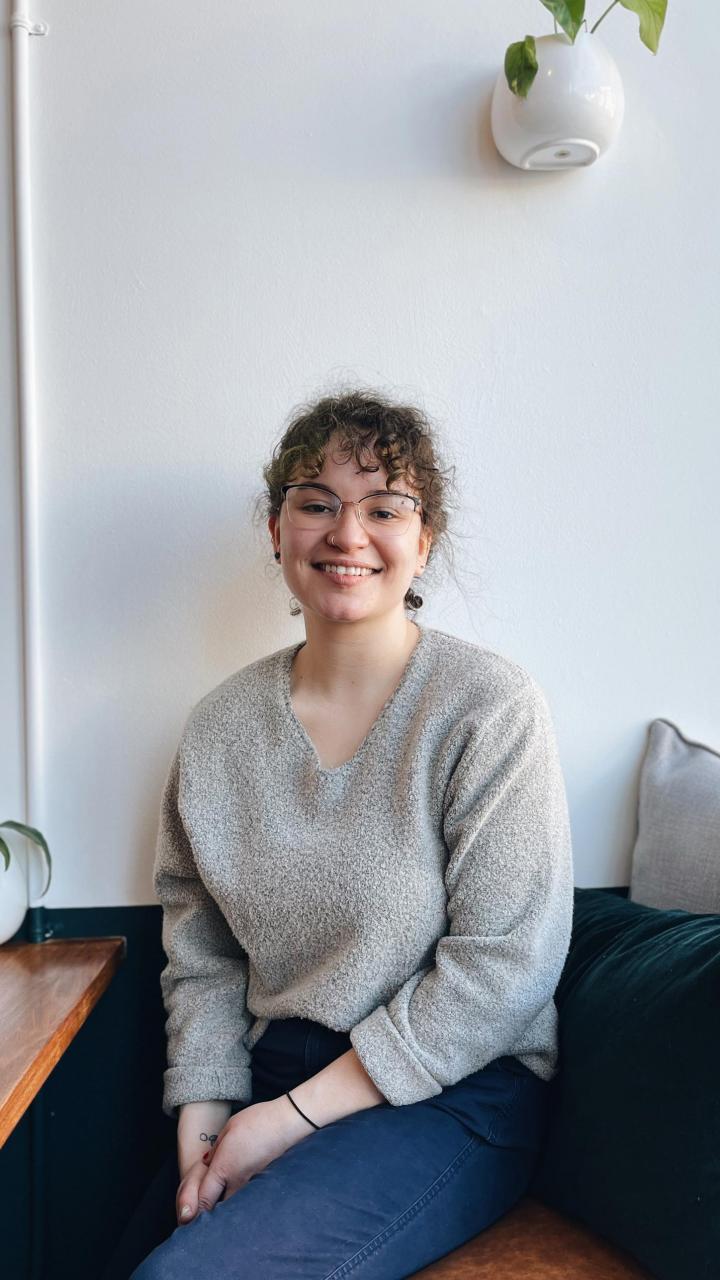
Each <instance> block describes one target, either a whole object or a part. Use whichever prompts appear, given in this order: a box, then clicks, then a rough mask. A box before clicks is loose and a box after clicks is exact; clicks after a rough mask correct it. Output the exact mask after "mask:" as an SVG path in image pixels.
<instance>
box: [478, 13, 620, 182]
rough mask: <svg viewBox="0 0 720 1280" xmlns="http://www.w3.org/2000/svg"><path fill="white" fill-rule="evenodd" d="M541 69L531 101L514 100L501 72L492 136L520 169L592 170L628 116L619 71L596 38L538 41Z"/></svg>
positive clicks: (557, 37) (582, 36)
mask: <svg viewBox="0 0 720 1280" xmlns="http://www.w3.org/2000/svg"><path fill="white" fill-rule="evenodd" d="M535 44H536V50H537V61H538V70H537V74H536V76H535V79H534V81H533V83H532V85H531V86H530V89H529V91H528V95H527V98H519V97H518V96H517V95H516V94H514V93H511V91H510V89H509V88H508V84H507V80H506V79H505V72H504V70H501V71H500V74H499V76H498V78H497V81H496V83H495V89H494V91H493V99H492V117H491V120H492V133H493V138H494V139H495V146H496V147H497V149H498V151H499V152H500V155H501V156H503V157H504V158H505V159H506V160H507V161H508V162H509V163H510V164H513V165H515V166H516V167H517V168H518V169H575V168H582V167H584V166H586V165H589V164H593V163H594V162H595V160H598V159H599V158H600V156H601V155H603V153H604V152H605V151H607V149H608V147H609V146H611V144H612V143H613V142H614V141H615V139H616V137H617V135H618V133H619V132H620V127H621V125H622V120H623V113H624V110H625V95H624V93H623V86H622V80H621V78H620V72H619V71H618V69H617V66H616V64H615V62H614V60H613V58H612V57H611V56H610V54H609V53H608V51H607V49H606V48H605V46H604V45H603V44H602V43H601V42H600V41H599V40H598V38H597V36H593V35H590V34H589V33H588V32H587V31H581V32H579V33H578V35H577V37H576V39H575V43H574V44H571V42H570V40H569V39H568V37H567V36H566V35H565V34H564V32H563V33H559V34H558V35H552V36H540V37H539V39H537V40H536V42H535Z"/></svg>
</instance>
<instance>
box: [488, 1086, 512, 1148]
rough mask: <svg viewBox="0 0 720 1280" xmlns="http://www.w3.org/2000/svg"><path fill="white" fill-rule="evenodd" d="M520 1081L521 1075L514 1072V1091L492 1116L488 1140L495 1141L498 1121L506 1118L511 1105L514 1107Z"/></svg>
mask: <svg viewBox="0 0 720 1280" xmlns="http://www.w3.org/2000/svg"><path fill="white" fill-rule="evenodd" d="M518 1081H519V1076H516V1075H514V1074H513V1077H512V1082H513V1083H512V1092H511V1094H510V1097H509V1098H508V1099H507V1101H505V1102H503V1103H501V1104H500V1105H499V1106H498V1107H496V1109H495V1114H494V1116H493V1118H492V1121H491V1124H490V1128H489V1129H488V1136H487V1140H488V1142H494V1141H495V1130H496V1128H497V1125H498V1122H499V1121H500V1120H504V1119H505V1117H506V1115H507V1114H508V1112H509V1111H510V1109H511V1107H512V1106H513V1104H514V1102H515V1099H516V1098H517V1094H518V1088H519V1084H518Z"/></svg>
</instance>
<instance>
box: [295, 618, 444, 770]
mask: <svg viewBox="0 0 720 1280" xmlns="http://www.w3.org/2000/svg"><path fill="white" fill-rule="evenodd" d="M415 626H416V627H417V629H418V631H419V632H420V635H419V637H418V640H417V643H416V645H415V648H414V649H413V651H412V653H411V654H410V657H409V658H408V660H407V662H406V664H405V668H404V670H403V673H402V675H401V677H400V679H399V681H398V683H397V684H396V686H395V688H394V690H393V692H392V693H391V694H390V697H389V698H388V699H387V701H386V702H385V703H384V704H383V706H382V707H381V708H380V711H379V712H378V714H377V716H376V718H375V720H374V721H373V723H372V724H371V726H370V728H369V730H368V732H367V734H366V735H365V737H364V738H363V740H362V742H361V743H360V746H359V747H358V748H357V751H355V752H354V753H353V755H352V756H351V757H350V759H349V760H344V761H343V763H342V764H339V765H335V766H334V767H333V768H330V769H326V768H325V767H324V766H323V765H322V764H321V763H320V756H319V755H318V752H317V749H316V747H315V744H314V742H313V741H312V738H311V737H310V734H309V733H308V732H307V729H306V728H305V726H304V724H302V722H301V721H300V720H299V719H298V717H297V716H296V714H295V711H294V708H293V705H292V697H291V689H290V673H291V670H292V664H293V661H294V659H295V655H296V654H297V653H299V652H300V650H301V649H302V647H303V645H304V644H305V641H304V640H301V641H300V642H299V643H298V644H295V645H291V646H290V647H289V648H288V649H284V650H282V652H281V658H282V663H281V670H280V694H281V698H282V702H283V704H284V707H285V710H286V712H287V716H288V719H289V721H290V724H291V726H292V728H293V730H294V732H295V735H296V737H298V738H299V739H300V741H301V743H302V745H303V747H304V748H305V752H306V754H307V755H309V756H310V758H311V759H312V760H313V761H314V764H315V768H316V770H317V772H318V774H322V775H323V776H327V777H335V776H338V775H340V774H342V773H344V772H345V771H346V770H348V769H350V768H351V767H352V766H353V765H354V764H357V762H358V761H359V760H360V758H361V757H362V756H363V755H364V754H365V752H366V751H367V749H368V748H369V747H370V745H371V744H372V741H373V739H374V738H375V737H376V736H377V734H378V732H379V730H380V727H381V725H382V724H383V723H384V722H385V721H386V720H387V718H388V716H389V715H390V713H391V711H392V708H393V707H394V705H395V703H396V702H397V701H398V700H399V698H400V695H401V693H402V692H403V691H404V689H405V688H406V686H407V685H408V683H409V682H410V680H411V679H412V678H413V676H414V674H415V672H416V671H417V670H418V668H419V667H420V665H421V662H422V659H423V658H424V656H425V653H426V652H427V650H428V649H429V647H430V634H431V633H430V631H429V630H428V629H427V628H425V627H422V626H420V624H419V623H418V622H416V623H415Z"/></svg>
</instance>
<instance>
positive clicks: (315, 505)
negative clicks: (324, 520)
mask: <svg viewBox="0 0 720 1280" xmlns="http://www.w3.org/2000/svg"><path fill="white" fill-rule="evenodd" d="M329 510H330V508H329V507H326V506H325V505H324V503H322V502H306V503H305V504H304V506H303V511H309V512H310V514H311V515H314V516H316V515H323V514H324V513H325V512H326V511H329Z"/></svg>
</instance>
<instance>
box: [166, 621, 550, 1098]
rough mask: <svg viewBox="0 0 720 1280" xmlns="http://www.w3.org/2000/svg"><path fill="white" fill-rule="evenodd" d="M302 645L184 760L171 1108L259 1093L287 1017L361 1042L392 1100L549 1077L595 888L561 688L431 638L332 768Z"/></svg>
mask: <svg viewBox="0 0 720 1280" xmlns="http://www.w3.org/2000/svg"><path fill="white" fill-rule="evenodd" d="M300 647H301V646H300V645H299V644H298V645H291V646H289V647H288V648H285V649H281V650H279V651H278V652H276V653H273V654H270V655H269V656H268V657H265V658H261V659H259V660H258V661H257V662H253V663H251V664H250V665H249V666H246V667H243V668H242V670H240V671H238V672H237V673H236V674H235V675H232V676H230V678H229V679H227V680H225V681H224V682H223V683H222V684H221V685H219V686H218V687H217V688H216V689H214V690H213V691H212V692H211V693H209V694H208V695H207V696H206V697H204V698H203V699H202V700H201V701H200V702H199V703H198V704H197V705H196V706H195V707H194V709H193V710H192V712H191V713H190V715H189V717H188V720H187V722H186V724H185V728H184V730H183V733H182V736H181V740H180V744H179V747H178V749H177V752H176V754H175V757H174V759H173V762H172V765H171V767H170V772H169V776H168V779H167V783H166V786H165V790H164V794H163V799H162V809H161V819H160V831H159V837H158V845H157V854H156V860H155V879H154V883H155V890H156V893H157V896H158V898H159V900H160V902H161V903H162V906H163V946H164V948H165V952H166V954H167V959H168V963H167V965H166V967H165V969H164V970H163V972H162V975H161V986H162V993H163V998H164V1001H165V1008H166V1010H167V1014H168V1019H167V1028H166V1029H167V1036H168V1069H167V1071H166V1073H165V1092H164V1099H163V1109H164V1111H165V1112H166V1113H167V1114H168V1115H173V1114H175V1108H176V1107H177V1106H179V1105H180V1104H182V1103H185V1102H193V1101H205V1100H208V1099H226V1100H227V1099H230V1100H235V1101H241V1102H247V1101H250V1099H251V1075H250V1050H251V1049H252V1047H253V1045H254V1044H255V1043H256V1042H257V1041H258V1039H259V1038H260V1036H261V1035H262V1033H263V1031H264V1030H265V1028H266V1027H267V1025H268V1022H269V1020H270V1019H272V1018H289V1017H301V1018H312V1019H314V1020H315V1021H317V1022H320V1023H323V1024H324V1025H325V1026H327V1027H331V1028H333V1029H334V1030H336V1031H344V1032H349V1033H350V1039H351V1042H352V1044H353V1046H354V1048H355V1051H356V1052H357V1054H358V1057H359V1058H360V1060H361V1062H362V1064H363V1066H364V1067H365V1069H366V1071H367V1072H368V1074H369V1075H370V1076H371V1078H372V1079H373V1080H374V1081H375V1084H376V1085H377V1087H378V1089H379V1090H380V1091H381V1093H382V1094H384V1096H385V1098H386V1099H387V1100H388V1102H390V1103H391V1104H393V1105H403V1104H406V1103H412V1102H417V1101H419V1100H420V1099H423V1098H430V1097H432V1096H433V1095H435V1094H438V1093H440V1092H441V1091H442V1089H444V1088H445V1087H447V1086H448V1085H451V1084H454V1083H455V1082H456V1081H458V1080H461V1079H462V1078H463V1077H464V1076H466V1075H469V1074H470V1072H472V1071H477V1070H478V1069H479V1068H481V1067H483V1066H484V1065H485V1064H486V1063H488V1062H490V1061H492V1060H493V1059H494V1058H497V1057H499V1056H500V1055H502V1054H514V1055H516V1056H517V1057H518V1058H519V1059H520V1060H521V1061H522V1062H523V1063H525V1064H526V1065H527V1066H528V1067H529V1068H530V1069H531V1070H532V1071H534V1072H535V1073H536V1074H537V1075H538V1076H540V1077H541V1078H543V1079H545V1080H548V1079H550V1078H551V1077H552V1076H553V1075H554V1073H555V1071H556V1068H557V1010H556V1007H555V1003H554V1000H553V993H554V991H555V988H556V986H557V983H558V979H559V977H560V973H561V971H562V967H563V963H564V960H565V956H566V954H567V950H568V946H569V942H570V930H571V922H572V906H573V875H572V857H571V847H570V832H569V822H568V812H567V803H566V797H565V788H564V783H563V777H562V773H561V769H560V764H559V760H558V753H557V747H556V742H555V735H554V730H553V725H552V720H551V716H550V713H549V711H548V707H547V703H546V700H545V697H544V695H543V693H542V691H541V690H540V688H539V687H538V685H537V683H536V682H535V681H534V679H533V678H532V677H531V676H530V675H529V674H528V673H527V672H526V671H525V670H524V669H523V668H522V667H520V666H518V664H517V663H515V662H513V661H511V660H509V659H508V658H505V657H502V656H501V655H499V654H497V653H494V652H492V651H491V650H488V649H484V648H480V647H479V646H477V645H475V644H472V643H470V642H468V641H465V640H459V639H457V638H456V637H454V636H450V635H446V634H445V633H443V632H441V631H437V630H434V629H431V628H426V627H422V628H420V639H419V641H418V643H417V644H416V647H415V649H414V650H413V653H412V654H411V656H410V659H409V662H408V664H407V666H406V668H405V671H404V673H403V676H402V679H401V681H400V684H399V685H398V687H397V689H396V690H395V692H394V694H393V695H392V697H391V698H390V699H389V700H388V701H387V702H386V703H385V706H384V707H383V709H382V711H381V712H380V715H379V716H378V718H377V720H376V721H375V723H374V725H373V726H372V728H371V730H370V732H369V734H368V736H367V737H366V738H365V740H364V742H363V743H362V745H361V746H360V747H359V748H358V750H357V751H356V752H355V755H354V756H353V757H352V759H351V760H348V761H347V762H346V763H345V764H342V765H340V766H339V767H338V768H334V769H324V768H322V767H321V766H320V762H319V758H318V755H317V753H316V751H315V748H314V747H313V744H312V742H311V740H310V738H309V736H308V735H307V733H306V732H305V729H304V728H303V726H302V725H301V723H300V721H299V720H298V719H297V717H296V716H295V713H294V711H293V709H292V705H291V701H290V668H291V664H292V660H293V657H294V655H295V654H296V653H297V651H298V649H299V648H300Z"/></svg>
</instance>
